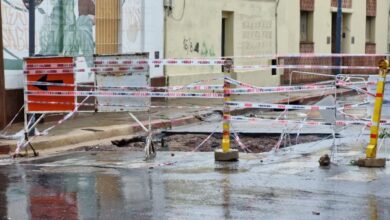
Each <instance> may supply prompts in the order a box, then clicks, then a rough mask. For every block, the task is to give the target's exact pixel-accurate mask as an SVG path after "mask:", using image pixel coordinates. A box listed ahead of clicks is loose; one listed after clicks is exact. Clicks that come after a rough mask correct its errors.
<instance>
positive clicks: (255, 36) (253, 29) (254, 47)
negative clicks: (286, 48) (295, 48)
mask: <svg viewBox="0 0 390 220" xmlns="http://www.w3.org/2000/svg"><path fill="white" fill-rule="evenodd" d="M239 19H240V21H241V22H240V23H239V24H240V26H239V29H240V31H239V33H241V35H242V36H241V38H242V41H241V45H240V48H241V54H242V55H253V54H272V53H273V50H274V48H273V35H274V22H273V21H272V20H271V19H269V18H263V17H262V16H257V15H255V16H248V15H244V14H241V15H239Z"/></svg>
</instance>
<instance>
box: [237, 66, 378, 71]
mask: <svg viewBox="0 0 390 220" xmlns="http://www.w3.org/2000/svg"><path fill="white" fill-rule="evenodd" d="M233 68H234V69H235V70H268V69H322V70H324V69H325V70H337V69H342V70H378V69H379V68H378V67H374V66H324V65H245V66H234V67H233Z"/></svg>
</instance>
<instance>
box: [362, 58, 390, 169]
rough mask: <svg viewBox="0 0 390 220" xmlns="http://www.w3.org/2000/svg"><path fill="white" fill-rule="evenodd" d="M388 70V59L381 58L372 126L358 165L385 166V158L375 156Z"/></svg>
mask: <svg viewBox="0 0 390 220" xmlns="http://www.w3.org/2000/svg"><path fill="white" fill-rule="evenodd" d="M388 71H389V61H388V60H382V61H380V63H379V78H378V83H377V89H376V98H375V105H374V112H373V115H372V126H371V134H370V143H369V144H368V146H367V148H366V158H363V159H359V160H358V161H357V165H358V166H360V167H385V166H386V158H377V157H376V155H377V147H378V138H379V128H380V122H381V114H382V104H383V94H384V92H385V84H386V75H387V72H388Z"/></svg>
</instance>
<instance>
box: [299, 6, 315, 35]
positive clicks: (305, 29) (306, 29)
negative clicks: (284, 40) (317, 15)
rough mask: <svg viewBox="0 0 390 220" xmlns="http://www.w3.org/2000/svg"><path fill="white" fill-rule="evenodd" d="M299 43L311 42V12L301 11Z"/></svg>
mask: <svg viewBox="0 0 390 220" xmlns="http://www.w3.org/2000/svg"><path fill="white" fill-rule="evenodd" d="M300 29H301V30H300V31H301V36H300V40H301V42H313V12H310V11H301V25H300Z"/></svg>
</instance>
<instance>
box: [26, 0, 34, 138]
mask: <svg viewBox="0 0 390 220" xmlns="http://www.w3.org/2000/svg"><path fill="white" fill-rule="evenodd" d="M28 15H29V20H28V26H29V27H28V30H29V31H28V52H29V53H28V54H29V56H30V57H32V56H34V54H35V0H29V1H28ZM25 115H26V114H25ZM29 120H31V124H34V123H35V114H27V121H29ZM28 135H29V136H34V135H35V129H32V130H31V131H30V133H29V134H28Z"/></svg>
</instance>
